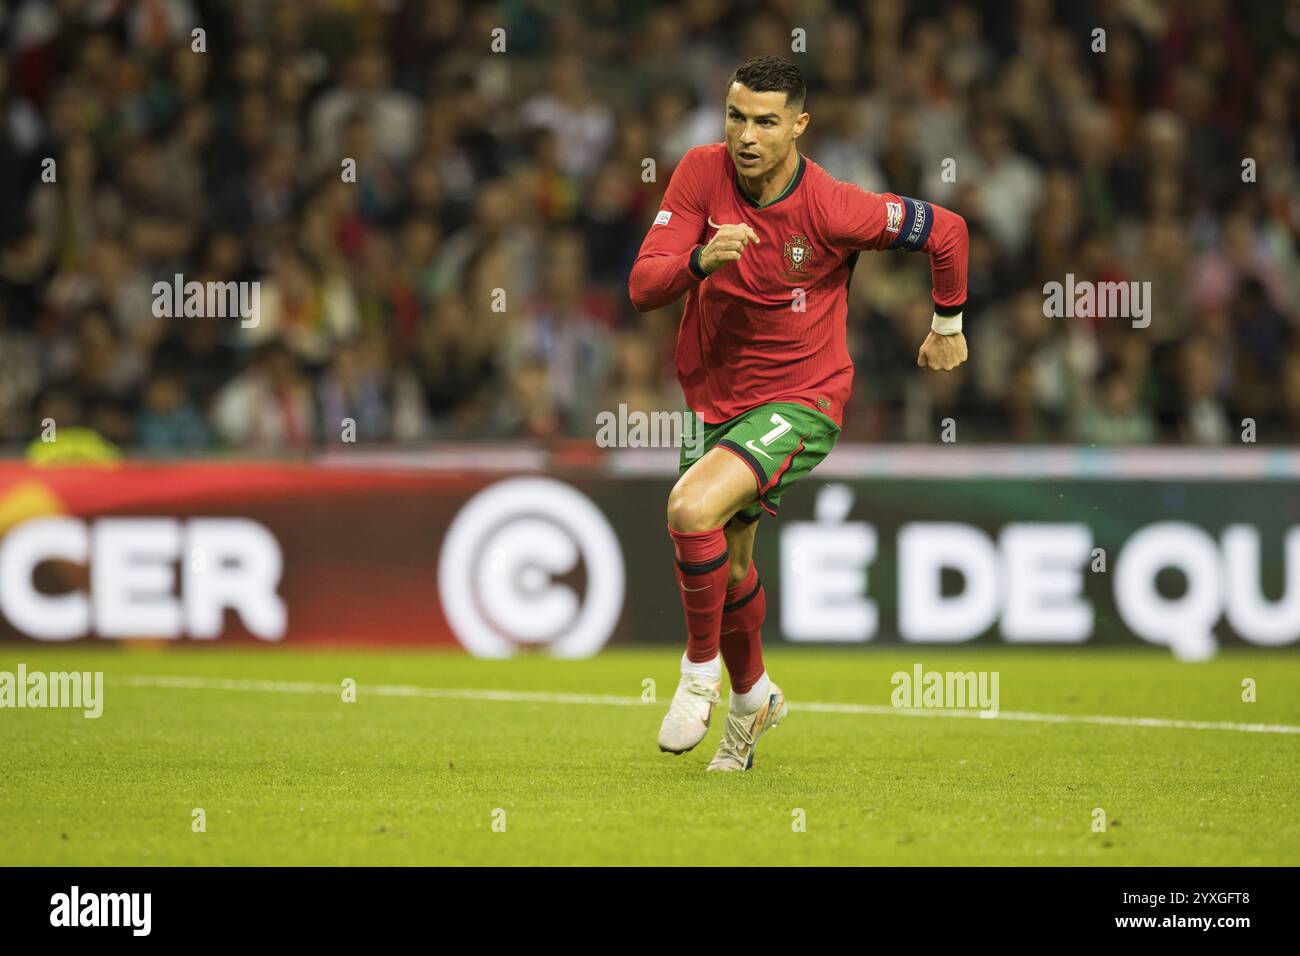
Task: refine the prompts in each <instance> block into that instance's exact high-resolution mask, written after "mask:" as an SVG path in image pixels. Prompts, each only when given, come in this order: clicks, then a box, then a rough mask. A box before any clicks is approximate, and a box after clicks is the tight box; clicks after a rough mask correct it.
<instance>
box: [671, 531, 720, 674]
mask: <svg viewBox="0 0 1300 956" xmlns="http://www.w3.org/2000/svg"><path fill="white" fill-rule="evenodd" d="M668 533H669V534H670V535H672V538H673V550H674V551H676V552H677V564H676V568H677V583H678V589H679V590H680V591H681V595H682V607H683V608H684V609H685V611H686V659H687V660H689V661H692V662H694V663H697V664H698V663H702V662H703V661H711V660H713V658H715V657H717V656H718V630H719V628H721V627H722V605H723V604H725V603H726V600H727V573H728V566H729V560H730V559H729V556H728V554H727V539H726V536H725V535H723V533H722V528H720V527H719V528H714V529H713V530H712V531H674V530H673V529H672V527H671V526H669V528H668Z"/></svg>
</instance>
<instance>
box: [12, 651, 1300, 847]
mask: <svg viewBox="0 0 1300 956" xmlns="http://www.w3.org/2000/svg"><path fill="white" fill-rule="evenodd" d="M679 655H680V651H679V650H674V649H672V648H667V647H665V648H664V649H662V650H635V651H631V650H611V651H609V652H607V653H605V654H603V655H601V656H600V657H598V658H596V659H594V660H590V661H556V660H551V659H548V658H542V657H537V656H525V657H521V658H517V659H514V660H509V661H480V660H475V659H472V658H469V657H466V656H463V655H460V654H452V653H426V652H420V653H415V652H407V653H385V654H375V653H352V652H348V653H326V652H302V651H290V650H286V649H256V650H252V651H233V650H227V649H220V648H218V649H211V650H208V649H195V648H192V647H187V648H180V649H176V650H175V651H168V652H164V653H150V652H147V651H138V650H123V649H116V648H113V649H109V648H98V649H93V650H88V649H81V648H58V649H50V648H31V647H16V646H14V645H9V646H7V647H4V648H2V649H0V670H7V671H11V672H12V671H15V670H16V668H17V665H18V663H19V662H22V663H24V664H26V666H27V668H28V670H29V672H30V671H33V670H45V671H50V670H74V669H75V670H102V671H104V672H105V706H104V714H103V716H102V717H101V718H100V719H98V720H88V719H85V718H84V717H82V716H81V713H80V712H79V711H70V710H51V709H46V710H33V709H23V710H17V709H15V710H10V709H4V710H0V753H3V755H4V760H3V770H2V772H0V860H2V861H3V862H4V863H5V864H9V865H74V864H77V865H118V864H123V865H127V864H131V865H139V864H143V865H153V864H162V865H187V864H215V865H226V864H251V865H261V864H290V865H294V864H305V865H357V864H376V865H387V864H399V865H402V864H429V865H462V864H482V865H530V864H543V865H545V864H559V865H569V864H591V865H607V864H613V865H622V864H627V865H644V864H667V865H678V864H683V865H700V864H706V865H773V864H778V865H779V864H791V865H802V864H823V865H920V864H924V865H935V864H937V865H944V864H964V865H981V864H988V865H1006V864H1029V865H1034V864H1050V865H1074V864H1082V865H1184V864H1190V865H1198V864H1226V865H1278V864H1289V865H1295V864H1298V863H1300V734H1297V733H1256V732H1243V731H1240V730H1229V729H1218V728H1214V729H1190V728H1171V727H1165V726H1141V725H1128V724H1098V723H1088V722H1076V721H1073V720H1065V721H1055V722H1045V721H1036V720H1015V719H1002V718H999V719H995V720H985V719H970V718H952V717H920V716H907V715H902V714H897V713H887V714H886V713H879V714H878V713H865V714H864V713H840V712H834V711H827V710H816V709H801V708H800V703H801V702H817V703H846V704H869V705H876V706H880V705H888V704H889V698H890V692H891V690H892V687H891V685H890V675H891V674H893V673H894V672H895V671H899V670H904V671H910V670H911V668H912V666H913V664H915V663H917V662H920V663H922V664H923V665H924V666H925V668H926V669H927V670H959V671H964V670H996V671H998V672H999V674H1000V692H1001V702H1000V703H1001V709H1002V710H1003V711H1004V712H1007V711H1011V712H1016V713H1026V712H1031V713H1038V714H1050V715H1061V716H1067V717H1068V716H1079V715H1111V716H1115V717H1154V718H1164V719H1169V720H1189V721H1206V722H1215V723H1217V722H1230V723H1236V724H1269V725H1285V726H1289V727H1293V728H1294V727H1297V726H1300V656H1297V655H1296V654H1295V653H1294V652H1255V653H1243V652H1239V653H1225V654H1222V655H1221V656H1220V657H1218V658H1217V659H1215V660H1213V661H1211V662H1209V663H1203V664H1182V663H1179V662H1177V661H1175V660H1173V659H1172V658H1171V657H1170V656H1169V655H1168V654H1167V653H1165V652H1162V651H1159V650H1151V651H1149V652H1148V651H1142V650H1138V651H1134V650H1128V651H1123V652H1116V651H1107V650H1104V649H1095V650H1089V651H1087V652H1069V651H1062V650H1060V649H1050V650H1049V649H1026V650H1021V649H1016V650H1008V649H1005V648H1000V647H991V648H989V649H987V650H980V649H971V648H966V649H943V650H938V649H930V648H908V647H905V648H901V649H899V648H890V649H884V648H852V649H849V648H844V649H832V650H811V649H808V650H805V649H786V648H777V649H773V650H771V651H769V653H768V655H767V663H768V667H769V671H770V673H771V674H772V676H773V677H774V678H775V679H776V680H777V681H778V683H780V684H781V686H782V687H783V689H784V690H785V691H786V693H787V695H788V697H789V699H790V702H791V709H790V715H789V717H788V719H787V720H786V721H785V723H783V724H782V725H781V726H780V727H778V728H776V729H775V730H773V731H772V732H771V733H770V734H769V735H767V736H766V737H764V738H763V740H762V742H761V743H760V745H759V747H758V751H757V756H756V760H755V765H754V769H753V770H752V771H750V772H748V773H739V774H706V773H705V772H704V767H705V765H706V764H707V763H708V761H709V758H710V757H711V756H712V754H713V750H714V748H715V747H716V745H717V743H718V740H719V738H720V735H721V731H722V728H721V724H722V720H721V712H718V713H717V714H716V715H715V719H714V722H713V727H712V728H711V730H710V732H709V736H708V737H707V738H705V741H704V742H703V743H702V744H701V745H700V746H699V747H697V748H696V749H695V750H694V751H692V752H690V753H688V754H686V755H684V756H680V757H677V756H672V755H668V754H661V753H660V752H659V751H658V748H657V747H656V745H655V735H656V732H657V730H658V726H659V721H660V719H661V717H662V716H663V713H664V711H665V709H666V707H667V703H668V699H669V697H670V696H671V694H672V691H673V688H674V687H675V685H676V672H677V662H678V659H679ZM151 675H152V676H151ZM160 676H167V677H185V678H190V679H191V684H192V685H193V686H190V685H184V686H160V682H159V681H157V680H155V679H154V678H156V677H160ZM222 678H231V679H236V680H240V681H252V682H258V681H264V682H295V683H293V684H292V685H290V686H287V687H285V686H281V685H280V684H278V683H275V684H272V683H265V684H261V683H254V684H249V685H240V686H239V687H229V686H222V685H220V684H219V679H222ZM345 678H352V679H354V680H355V681H356V682H357V699H356V701H355V702H350V703H349V702H344V701H343V699H342V696H343V695H342V693H341V690H335V689H334V688H341V686H342V682H343V680H344V679H345ZM646 678H653V679H654V680H655V681H656V682H657V688H656V689H657V695H658V700H657V701H656V702H654V703H642V702H641V696H642V687H643V684H642V682H643V680H644V679H646ZM1245 678H1252V679H1253V680H1254V681H1255V682H1256V687H1257V695H1258V699H1257V701H1256V702H1254V703H1246V702H1243V701H1242V681H1243V679H1245ZM403 687H418V688H441V689H444V690H453V689H457V688H460V689H467V690H498V691H516V692H518V691H524V692H533V693H542V694H555V695H563V694H573V695H602V696H607V697H611V698H618V699H623V702H622V703H620V702H619V701H618V700H604V701H602V700H597V701H590V700H587V699H586V698H585V697H584V698H581V699H578V700H558V701H557V700H519V699H478V698H475V697H473V696H467V697H464V698H456V697H445V696H444V697H438V696H430V695H428V694H422V693H418V692H404V691H402V690H401V688H403ZM253 688H257V689H253ZM723 706H725V691H724V704H723ZM196 808H201V809H202V810H203V811H204V814H205V819H206V829H205V831H204V832H194V829H193V826H192V823H193V820H194V816H193V811H194V810H195V809H196ZM1095 808H1101V809H1103V810H1104V811H1105V814H1106V822H1107V827H1106V830H1105V831H1104V832H1094V829H1093V821H1094V813H1093V811H1094V809H1095ZM498 809H499V810H503V811H504V815H502V814H500V813H497V811H498ZM797 811H802V814H799V813H798V812H797ZM800 818H802V820H803V827H802V829H800V828H799V827H797V826H796V824H797V823H798V822H799V820H800ZM494 820H495V821H497V826H496V827H495V828H494ZM501 822H504V829H502V828H501Z"/></svg>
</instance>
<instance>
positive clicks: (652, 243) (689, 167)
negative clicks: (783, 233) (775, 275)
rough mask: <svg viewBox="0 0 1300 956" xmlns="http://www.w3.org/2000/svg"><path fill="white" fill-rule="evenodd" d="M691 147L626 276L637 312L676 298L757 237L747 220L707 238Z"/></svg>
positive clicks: (671, 182)
mask: <svg viewBox="0 0 1300 956" xmlns="http://www.w3.org/2000/svg"><path fill="white" fill-rule="evenodd" d="M693 152H694V151H693V150H692V151H690V152H687V154H686V155H685V156H684V157H683V158H682V161H681V162H680V163H678V164H677V168H676V169H675V170H673V175H672V178H671V179H670V180H669V181H668V189H667V191H666V192H665V193H664V201H663V203H662V205H661V206H660V207H659V213H658V215H656V216H655V221H654V224H653V225H651V227H650V231H649V232H648V233H646V237H645V240H644V241H643V242H642V243H641V251H640V252H639V253H638V254H637V257H636V262H635V263H633V265H632V274H631V275H630V276H629V277H628V283H627V287H628V294H629V296H630V297H631V299H632V305H633V306H635V307H636V310H637V311H638V312H649V311H651V310H653V309H659V308H662V307H663V306H665V305H668V304H669V303H670V302H674V301H676V300H677V299H678V298H680V297H681V296H682V295H683V294H685V293H686V292H688V291H689V290H690V289H691V288H693V287H694V286H695V285H697V284H698V283H700V282H702V281H703V280H705V279H706V278H708V276H709V274H710V273H712V272H716V271H717V270H718V269H720V268H722V267H723V266H724V265H726V264H727V263H728V262H735V261H736V260H738V259H739V258H740V257H741V255H742V254H743V253H744V251H745V247H746V246H747V245H748V244H749V243H750V242H757V241H758V236H757V235H756V234H755V233H754V230H753V229H752V228H750V227H749V226H748V225H745V224H743V223H742V224H740V225H730V224H728V225H723V226H720V227H718V231H717V234H716V235H714V236H713V238H712V239H710V240H708V241H707V242H705V241H704V237H705V233H706V231H708V230H710V229H711V228H712V227H711V226H710V225H709V221H708V219H709V217H708V211H707V210H706V209H704V208H702V204H701V203H699V202H698V201H697V199H696V196H697V193H698V191H697V189H696V184H697V183H696V177H697V176H698V175H699V171H698V170H699V167H698V165H697V164H695V163H694V162H692V158H693V157H692V153H693Z"/></svg>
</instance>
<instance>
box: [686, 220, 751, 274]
mask: <svg viewBox="0 0 1300 956" xmlns="http://www.w3.org/2000/svg"><path fill="white" fill-rule="evenodd" d="M710 225H712V221H710ZM751 242H753V243H757V242H758V233H756V232H755V231H754V230H753V228H752V227H750V226H749V224H748V223H743V222H742V223H725V224H723V225H721V226H718V232H717V234H716V235H715V236H714V237H713V238H712V239H710V240H709V244H708V245H707V246H705V247H704V248H703V249H701V250H700V268H701V269H703V270H704V271H705V272H715V271H717V270H718V269H721V268H722V267H723V266H725V265H726V264H727V263H728V262H735V261H736V260H737V259H739V258H740V256H741V254H742V253H743V252H744V251H745V247H746V246H748V245H749V244H750V243H751Z"/></svg>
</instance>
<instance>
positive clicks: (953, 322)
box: [828, 183, 970, 371]
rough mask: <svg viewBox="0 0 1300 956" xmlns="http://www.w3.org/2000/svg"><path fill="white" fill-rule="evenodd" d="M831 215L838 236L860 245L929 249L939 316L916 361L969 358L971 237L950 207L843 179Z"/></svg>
mask: <svg viewBox="0 0 1300 956" xmlns="http://www.w3.org/2000/svg"><path fill="white" fill-rule="evenodd" d="M830 205H831V208H830V210H829V213H830V215H829V216H828V220H829V222H830V224H831V229H832V232H833V234H834V237H835V238H836V239H837V240H838V241H840V242H842V243H844V244H846V245H848V246H849V247H851V248H855V249H877V250H895V251H901V252H924V253H926V254H928V255H929V256H930V284H931V287H932V294H933V297H934V318H933V320H932V321H931V324H930V330H931V331H930V334H929V335H928V336H927V337H926V340H925V342H924V344H922V346H921V349H920V351H919V352H918V354H917V359H916V364H917V365H920V366H922V367H929V368H932V369H936V370H941V371H947V370H948V369H952V368H956V367H957V366H958V365H960V364H961V363H962V362H964V361H966V338H965V336H964V335H963V334H962V328H961V320H962V311H963V309H964V308H965V306H966V267H967V258H968V254H969V248H970V238H969V235H968V233H967V230H966V220H965V219H963V218H962V217H961V216H960V215H958V214H957V213H955V212H953V211H952V210H951V209H945V208H944V207H943V206H939V205H936V204H934V203H930V202H925V201H924V200H920V199H912V198H910V197H908V196H899V195H897V194H895V193H869V192H866V191H865V190H862V189H859V188H858V187H857V186H854V185H852V184H850V183H840V184H839V187H838V188H837V189H836V191H835V192H834V194H833V196H832V200H831V204H830Z"/></svg>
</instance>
